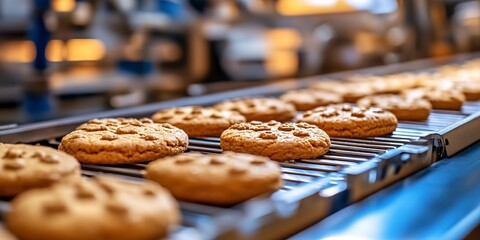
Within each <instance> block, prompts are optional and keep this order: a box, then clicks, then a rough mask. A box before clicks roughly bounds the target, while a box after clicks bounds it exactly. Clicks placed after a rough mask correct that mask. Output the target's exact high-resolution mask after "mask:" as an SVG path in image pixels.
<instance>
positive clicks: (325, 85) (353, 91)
mask: <svg viewBox="0 0 480 240" xmlns="http://www.w3.org/2000/svg"><path fill="white" fill-rule="evenodd" d="M310 88H311V89H317V90H323V91H327V92H333V93H336V94H339V95H341V96H342V97H343V101H345V102H348V103H355V102H357V101H358V99H360V98H362V97H365V96H369V95H372V94H374V93H375V91H374V89H373V87H372V86H371V85H370V84H368V83H361V82H340V81H322V82H318V83H316V84H313V85H312V86H311V87H310Z"/></svg>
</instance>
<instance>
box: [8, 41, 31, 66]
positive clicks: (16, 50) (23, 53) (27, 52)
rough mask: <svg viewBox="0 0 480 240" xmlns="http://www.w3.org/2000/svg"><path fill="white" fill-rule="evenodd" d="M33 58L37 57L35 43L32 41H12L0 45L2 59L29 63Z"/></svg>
mask: <svg viewBox="0 0 480 240" xmlns="http://www.w3.org/2000/svg"><path fill="white" fill-rule="evenodd" d="M33 59H35V45H34V44H33V42H32V41H12V42H6V43H3V44H1V45H0V60H2V61H5V62H17V63H28V62H32V61H33Z"/></svg>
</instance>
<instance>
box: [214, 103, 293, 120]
mask: <svg viewBox="0 0 480 240" xmlns="http://www.w3.org/2000/svg"><path fill="white" fill-rule="evenodd" d="M215 108H216V109H220V110H230V111H236V112H239V113H240V114H242V115H243V116H245V118H246V119H247V121H262V122H268V121H270V120H276V121H280V122H285V121H289V120H291V119H292V118H293V117H295V114H296V113H297V111H296V110H295V107H294V106H293V105H292V104H290V103H286V102H284V101H282V100H279V99H275V98H247V99H240V100H232V101H227V102H223V103H219V104H217V105H215Z"/></svg>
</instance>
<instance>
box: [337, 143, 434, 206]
mask: <svg viewBox="0 0 480 240" xmlns="http://www.w3.org/2000/svg"><path fill="white" fill-rule="evenodd" d="M416 144H418V145H414V144H407V145H403V146H401V147H399V148H396V149H393V150H391V151H389V152H387V153H385V154H383V155H381V156H379V157H377V158H374V159H373V161H368V162H365V163H362V164H359V165H356V166H352V167H348V168H346V169H344V170H342V171H341V173H342V174H345V177H346V179H347V184H348V187H349V190H350V194H351V195H350V196H351V201H352V202H356V201H358V200H360V199H362V198H364V197H366V196H368V195H370V194H372V193H374V192H376V191H378V190H380V189H382V188H383V187H385V186H387V185H389V184H391V183H393V182H396V181H398V180H399V179H402V178H404V177H406V176H408V175H410V174H412V173H414V172H417V171H419V170H420V169H423V168H425V167H427V166H429V165H430V164H431V151H432V150H431V149H432V148H431V144H428V141H426V140H421V141H419V142H417V143H416Z"/></svg>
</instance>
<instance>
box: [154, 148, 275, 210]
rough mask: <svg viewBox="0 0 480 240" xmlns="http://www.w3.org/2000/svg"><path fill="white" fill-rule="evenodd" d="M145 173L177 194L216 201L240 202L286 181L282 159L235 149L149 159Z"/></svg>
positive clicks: (207, 201) (221, 203)
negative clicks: (275, 160)
mask: <svg viewBox="0 0 480 240" xmlns="http://www.w3.org/2000/svg"><path fill="white" fill-rule="evenodd" d="M145 177H146V178H147V179H150V180H153V181H156V182H158V183H159V184H160V185H162V186H163V187H165V188H167V189H168V190H169V191H170V192H171V193H172V195H173V196H175V198H178V199H182V200H186V201H193V202H201V203H208V204H215V205H232V204H236V203H240V202H242V201H245V200H247V199H250V198H252V197H255V196H257V195H260V194H262V193H267V192H271V191H274V190H277V189H278V188H280V186H281V185H282V179H281V171H280V167H279V166H278V163H276V162H273V161H271V160H270V159H268V158H266V157H262V156H255V155H250V154H244V153H233V152H224V153H222V154H209V155H203V154H200V153H185V154H181V155H178V156H173V157H166V158H163V159H159V160H157V161H154V162H151V163H149V164H148V166H147V172H146V176H145Z"/></svg>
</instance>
